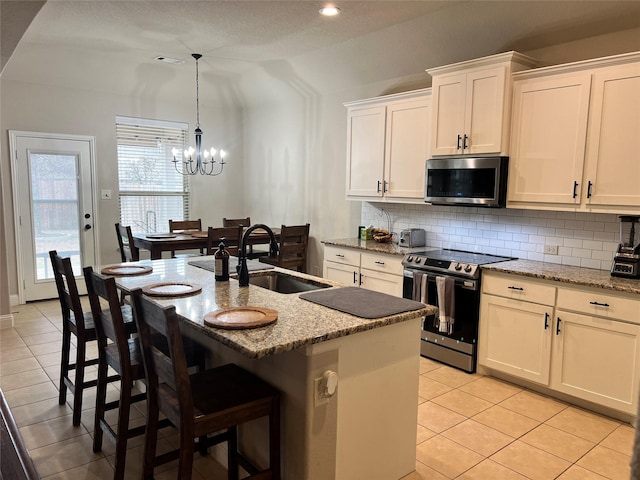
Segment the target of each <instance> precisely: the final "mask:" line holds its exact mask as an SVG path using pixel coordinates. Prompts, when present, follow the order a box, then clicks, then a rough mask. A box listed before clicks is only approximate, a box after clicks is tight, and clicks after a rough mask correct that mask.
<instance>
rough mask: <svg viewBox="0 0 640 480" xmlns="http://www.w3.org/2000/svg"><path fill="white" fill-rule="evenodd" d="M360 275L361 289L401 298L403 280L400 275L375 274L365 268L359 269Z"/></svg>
mask: <svg viewBox="0 0 640 480" xmlns="http://www.w3.org/2000/svg"><path fill="white" fill-rule="evenodd" d="M360 273H361V275H360V282H361V284H360V285H361V286H362V287H363V288H367V289H369V290H374V291H376V292H380V293H387V294H389V295H395V296H396V297H402V283H403V278H402V276H401V275H392V274H390V273H383V272H376V271H374V270H368V269H366V268H363V269H361V270H360Z"/></svg>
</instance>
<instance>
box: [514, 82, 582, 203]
mask: <svg viewBox="0 0 640 480" xmlns="http://www.w3.org/2000/svg"><path fill="white" fill-rule="evenodd" d="M590 83H591V78H590V75H589V73H571V74H565V75H555V76H553V77H545V78H532V79H526V80H522V81H518V82H516V83H515V86H514V94H513V97H514V105H513V121H512V132H511V158H510V164H509V189H508V200H509V201H515V202H536V203H540V202H542V203H564V204H568V205H577V204H579V203H580V189H581V188H583V186H582V185H580V183H581V182H582V167H583V164H584V152H585V142H586V134H587V115H588V111H589V88H590Z"/></svg>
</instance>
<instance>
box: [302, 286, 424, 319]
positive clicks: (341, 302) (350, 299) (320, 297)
mask: <svg viewBox="0 0 640 480" xmlns="http://www.w3.org/2000/svg"><path fill="white" fill-rule="evenodd" d="M300 298H302V299H304V300H307V301H309V302H313V303H317V304H318V305H322V306H324V307H327V308H331V309H333V310H339V311H340V312H344V313H349V314H351V315H355V316H356V317H362V318H380V317H388V316H390V315H396V314H398V313H404V312H410V311H412V310H419V309H421V308H424V304H423V303H420V302H415V301H413V300H407V299H406V298H399V297H394V296H393V295H387V294H386V293H379V292H374V291H373V290H367V289H366V288H358V287H343V288H329V289H326V290H316V291H313V292H308V293H303V294H301V295H300Z"/></svg>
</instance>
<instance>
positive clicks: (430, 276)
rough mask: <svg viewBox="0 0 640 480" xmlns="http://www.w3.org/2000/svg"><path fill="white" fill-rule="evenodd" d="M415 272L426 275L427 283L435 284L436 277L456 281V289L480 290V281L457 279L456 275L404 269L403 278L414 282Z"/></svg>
mask: <svg viewBox="0 0 640 480" xmlns="http://www.w3.org/2000/svg"><path fill="white" fill-rule="evenodd" d="M414 272H422V273H424V275H426V277H427V281H432V282H435V281H436V277H445V278H453V279H454V281H455V286H456V287H462V288H464V289H465V290H477V289H478V280H474V279H471V278H460V277H456V276H454V275H446V274H442V273H429V272H425V271H423V270H416V269H413V270H410V269H406V268H405V269H404V271H403V276H405V277H408V278H411V280H413V274H414Z"/></svg>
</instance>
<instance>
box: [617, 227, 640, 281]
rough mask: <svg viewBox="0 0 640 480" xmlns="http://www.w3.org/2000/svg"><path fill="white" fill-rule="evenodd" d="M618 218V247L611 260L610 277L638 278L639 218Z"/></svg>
mask: <svg viewBox="0 0 640 480" xmlns="http://www.w3.org/2000/svg"><path fill="white" fill-rule="evenodd" d="M619 218H620V245H618V250H617V251H616V255H615V257H614V258H613V265H612V266H611V275H612V276H614V277H626V278H640V216H633V215H623V216H621V217H619Z"/></svg>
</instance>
